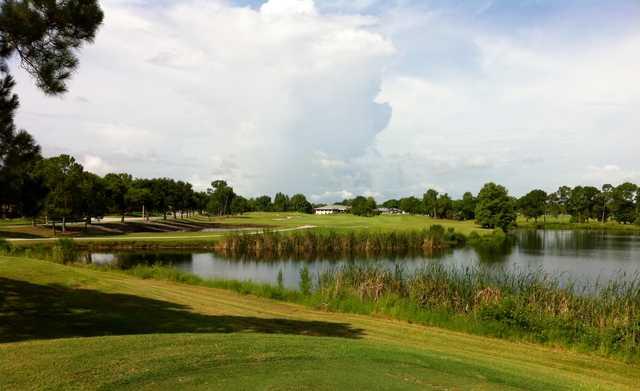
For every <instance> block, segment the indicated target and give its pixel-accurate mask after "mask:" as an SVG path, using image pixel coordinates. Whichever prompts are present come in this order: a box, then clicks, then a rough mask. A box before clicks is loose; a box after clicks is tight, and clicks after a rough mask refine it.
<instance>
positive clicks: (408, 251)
mask: <svg viewBox="0 0 640 391" xmlns="http://www.w3.org/2000/svg"><path fill="white" fill-rule="evenodd" d="M4 251H5V252H6V251H17V250H16V249H10V248H6V246H5V249H4ZM20 251H21V252H22V255H31V256H34V257H44V258H47V257H48V259H51V260H57V261H63V262H76V263H78V262H79V263H83V264H89V265H90V266H89V267H95V268H99V269H105V270H114V269H115V270H120V271H122V272H125V273H130V274H133V275H136V276H138V277H141V278H160V279H169V280H173V281H178V282H182V283H189V284H198V285H207V286H213V287H219V288H226V289H233V290H236V291H238V292H241V293H246V294H254V295H259V296H264V297H269V298H272V299H278V300H287V301H293V302H298V303H303V304H308V305H311V306H314V307H317V308H322V309H326V310H331V311H344V312H354V313H363V314H378V315H385V316H390V317H394V318H398V319H404V320H409V321H415V322H420V323H424V324H428V325H433V326H439V327H447V328H451V329H455V330H460V331H465V332H471V333H476V334H482V335H491V336H497V337H503V338H512V339H520V340H527V341H534V342H540V343H546V344H551V345H559V346H566V347H572V348H577V349H580V350H588V351H595V352H598V353H600V354H603V355H614V356H623V357H625V358H627V359H631V360H637V359H638V358H639V356H640V236H637V235H628V234H615V233H612V232H597V231H540V230H519V231H515V232H514V233H513V234H512V235H504V234H502V233H499V232H496V233H494V234H493V235H489V236H486V237H475V236H471V237H464V236H462V235H459V234H457V233H455V232H453V231H450V230H443V229H441V228H438V227H436V228H432V229H431V230H425V231H415V232H404V233H388V234H384V233H375V232H353V233H336V232H331V231H320V232H311V231H310V232H299V233H295V234H287V235H285V234H278V233H269V232H268V233H265V234H259V235H251V234H232V235H228V236H227V237H225V238H224V239H223V240H221V241H218V242H216V243H215V244H214V245H212V247H211V248H210V249H209V250H190V251H185V250H171V251H158V250H145V251H140V250H137V251H104V250H96V249H81V248H78V247H77V245H76V244H75V243H74V242H72V241H61V242H58V243H57V244H56V245H55V246H54V247H53V248H52V249H48V250H45V249H39V250H38V249H37V248H23V249H22V250H20ZM25 252H27V253H26V254H25Z"/></svg>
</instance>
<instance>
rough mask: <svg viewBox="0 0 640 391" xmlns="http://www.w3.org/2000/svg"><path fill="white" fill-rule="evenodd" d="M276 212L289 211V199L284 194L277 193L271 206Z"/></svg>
mask: <svg viewBox="0 0 640 391" xmlns="http://www.w3.org/2000/svg"><path fill="white" fill-rule="evenodd" d="M271 208H272V210H273V211H274V212H286V211H288V210H289V197H288V196H287V195H286V194H284V193H277V194H276V196H275V197H274V198H273V205H272V206H271Z"/></svg>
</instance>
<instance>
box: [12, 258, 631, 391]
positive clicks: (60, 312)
mask: <svg viewBox="0 0 640 391" xmlns="http://www.w3.org/2000/svg"><path fill="white" fill-rule="evenodd" d="M0 278H1V279H2V283H1V284H0V292H1V293H2V294H1V295H0V298H1V300H0V338H2V340H3V341H4V343H0V389H43V388H49V389H148V388H153V389H175V388H189V389H320V390H322V389H391V388H393V389H421V390H422V389H478V390H513V389H530V390H555V389H557V390H569V389H585V390H591V389H593V390H596V389H620V390H632V389H634V388H635V387H636V386H637V379H638V378H640V367H638V366H636V365H630V364H625V363H623V362H620V361H615V360H609V359H604V358H599V357H595V356H592V355H586V354H578V353H574V352H568V351H563V350H559V349H549V348H544V347H540V346H536V345H531V344H520V343H512V342H508V341H501V340H496V339H492V338H485V337H478V336H471V335H465V334H460V333H456V332H451V331H447V330H442V329H436V328H429V327H424V326H420V325H416V324H409V323H406V322H399V321H394V320H391V319H387V318H381V317H370V316H361V315H352V314H338V313H328V312H324V311H317V310H313V309H309V308H306V307H303V306H299V305H295V304H291V303H284V302H276V301H272V300H267V299H262V298H258V297H255V296H242V295H238V294H237V293H234V292H230V291H228V290H220V289H215V288H209V287H205V286H191V285H185V284H179V283H176V282H171V281H160V280H155V279H146V280H143V279H139V278H136V277H133V276H128V275H125V274H123V273H112V272H104V271H96V270H91V269H87V268H75V267H69V266H64V265H58V264H53V263H49V262H44V261H35V260H31V259H25V258H10V257H0Z"/></svg>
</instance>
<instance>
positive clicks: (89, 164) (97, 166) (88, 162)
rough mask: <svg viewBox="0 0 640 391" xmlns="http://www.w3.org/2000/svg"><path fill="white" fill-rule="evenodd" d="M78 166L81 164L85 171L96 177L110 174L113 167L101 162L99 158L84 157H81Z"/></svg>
mask: <svg viewBox="0 0 640 391" xmlns="http://www.w3.org/2000/svg"><path fill="white" fill-rule="evenodd" d="M80 164H82V166H83V167H84V169H85V171H89V172H92V173H94V174H98V175H105V174H108V173H110V172H114V168H113V166H112V165H110V164H109V163H107V162H105V161H104V160H102V158H101V157H99V156H92V155H85V156H83V157H82V160H81V161H80Z"/></svg>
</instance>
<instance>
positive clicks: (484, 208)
mask: <svg viewBox="0 0 640 391" xmlns="http://www.w3.org/2000/svg"><path fill="white" fill-rule="evenodd" d="M516 216H517V215H516V211H515V202H514V200H513V199H512V198H511V197H509V193H508V192H507V189H505V188H504V187H503V186H500V185H496V184H495V183H487V184H486V185H484V187H483V188H482V190H480V193H479V194H478V203H477V206H476V220H477V222H478V224H480V225H481V226H482V227H485V228H501V229H502V230H504V231H506V230H508V229H509V228H511V227H512V226H513V225H514V223H515V221H516Z"/></svg>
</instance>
